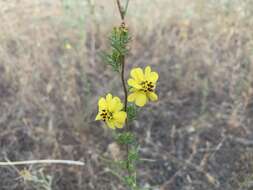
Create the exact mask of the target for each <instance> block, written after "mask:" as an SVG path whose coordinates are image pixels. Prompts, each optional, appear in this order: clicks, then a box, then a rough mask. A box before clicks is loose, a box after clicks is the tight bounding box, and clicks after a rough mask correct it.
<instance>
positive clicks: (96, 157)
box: [0, 0, 253, 190]
mask: <svg viewBox="0 0 253 190" xmlns="http://www.w3.org/2000/svg"><path fill="white" fill-rule="evenodd" d="M0 21H1V22H0V159H1V161H5V160H11V161H15V160H32V159H68V160H81V161H84V162H85V166H84V167H79V166H63V165H34V166H17V167H14V166H13V167H12V166H8V167H0V190H21V189H25V190H33V189H41V190H42V189H43V190H44V189H46V190H124V189H125V188H124V186H122V184H121V183H120V182H119V180H118V179H117V178H116V177H115V176H114V175H112V174H111V172H110V168H109V167H108V165H107V164H106V163H105V162H104V161H103V159H101V156H105V157H108V158H109V159H116V158H115V153H117V152H119V151H120V148H119V147H118V146H117V145H115V144H114V143H113V138H112V136H111V131H110V130H108V129H106V128H105V127H104V126H103V124H102V123H100V122H95V121H94V118H95V115H96V112H97V100H98V98H99V96H103V95H105V94H106V93H108V92H112V93H113V94H115V95H119V96H120V97H123V93H122V89H121V86H120V83H119V76H118V74H117V73H116V72H112V71H111V68H110V67H109V66H108V65H106V64H104V63H103V60H102V59H101V56H100V55H101V53H102V52H104V51H105V50H107V48H108V47H109V41H108V36H109V34H110V31H111V29H112V27H114V26H118V25H119V24H120V19H119V14H118V11H117V7H116V2H115V1H114V0H100V1H99V0H97V1H96V0H54V1H52V0H11V1H7V0H2V1H0ZM126 22H127V24H128V26H129V28H130V32H131V35H132V42H131V51H130V54H129V56H128V57H127V71H126V73H127V75H128V73H129V70H130V69H131V68H132V67H134V66H140V67H144V66H146V65H151V66H152V69H154V70H156V71H158V72H159V74H160V78H159V84H158V87H157V91H158V94H159V101H158V102H156V103H150V104H149V105H148V106H146V107H145V108H143V109H142V111H141V112H140V113H139V114H138V119H137V120H136V121H134V124H133V127H134V131H135V134H136V135H137V136H138V139H139V143H140V145H141V149H140V153H141V157H142V158H143V161H142V162H141V163H140V165H139V166H138V169H139V171H140V172H139V183H140V184H141V185H142V187H146V188H150V189H152V190H172V189H174V190H203V189H206V190H240V189H241V190H247V189H248V190H250V189H252V188H253V185H252V184H253V126H252V124H253V117H252V116H253V63H252V61H253V56H252V53H253V41H252V40H253V33H252V31H253V27H252V26H253V1H252V0H194V1H191V0H177V1H173V0H130V4H129V11H128V14H127V19H126ZM116 156H117V155H116ZM31 179H32V180H31ZM36 180H37V181H36Z"/></svg>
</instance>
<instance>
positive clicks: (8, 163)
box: [0, 160, 84, 166]
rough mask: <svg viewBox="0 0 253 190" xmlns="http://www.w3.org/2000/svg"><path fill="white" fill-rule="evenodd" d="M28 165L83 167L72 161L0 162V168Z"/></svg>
mask: <svg viewBox="0 0 253 190" xmlns="http://www.w3.org/2000/svg"><path fill="white" fill-rule="evenodd" d="M30 164H67V165H78V166H84V163H83V162H80V161H73V160H29V161H14V162H12V161H7V162H0V166H14V165H30Z"/></svg>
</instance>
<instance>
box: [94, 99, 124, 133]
mask: <svg viewBox="0 0 253 190" xmlns="http://www.w3.org/2000/svg"><path fill="white" fill-rule="evenodd" d="M122 108H123V104H122V103H121V100H120V99H119V98H118V97H112V95H111V94H107V95H106V98H100V99H99V101H98V109H99V110H98V114H97V117H96V120H102V121H104V122H106V124H107V125H108V127H109V128H111V129H115V128H122V127H123V125H124V123H125V121H126V118H127V114H126V112H124V111H121V110H122Z"/></svg>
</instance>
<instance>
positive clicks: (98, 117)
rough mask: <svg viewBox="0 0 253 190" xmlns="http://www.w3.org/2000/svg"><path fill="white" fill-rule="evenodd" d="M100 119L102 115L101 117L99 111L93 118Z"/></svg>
mask: <svg viewBox="0 0 253 190" xmlns="http://www.w3.org/2000/svg"><path fill="white" fill-rule="evenodd" d="M101 119H102V117H101V115H100V113H98V114H97V116H96V118H95V120H96V121H97V120H101Z"/></svg>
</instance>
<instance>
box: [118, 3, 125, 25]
mask: <svg viewBox="0 0 253 190" xmlns="http://www.w3.org/2000/svg"><path fill="white" fill-rule="evenodd" d="M116 1H117V6H118V9H119V13H120V17H121V20H122V21H124V19H125V13H124V10H123V8H122V6H121V3H120V0H116Z"/></svg>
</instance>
